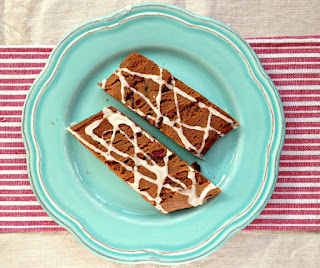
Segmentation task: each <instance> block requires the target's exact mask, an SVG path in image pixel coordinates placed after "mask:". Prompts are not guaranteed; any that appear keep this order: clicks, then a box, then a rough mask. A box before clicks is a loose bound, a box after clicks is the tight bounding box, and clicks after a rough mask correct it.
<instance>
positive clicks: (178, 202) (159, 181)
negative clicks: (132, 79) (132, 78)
mask: <svg viewBox="0 0 320 268" xmlns="http://www.w3.org/2000/svg"><path fill="white" fill-rule="evenodd" d="M68 130H69V131H70V132H71V133H72V134H73V135H74V136H75V137H76V138H77V139H78V140H79V141H80V142H81V143H82V144H83V145H84V146H86V147H87V148H88V149H89V150H90V151H91V152H92V153H93V154H94V155H95V156H96V157H97V158H99V159H100V160H101V161H102V162H103V163H105V164H106V165H107V166H108V167H109V168H110V170H112V171H113V172H115V173H116V174H117V175H118V176H119V177H120V178H121V179H122V180H123V181H125V182H126V183H128V184H129V185H130V186H131V187H132V188H133V189H135V190H136V191H137V192H138V193H139V194H140V195H141V196H142V197H143V198H144V199H145V200H146V201H148V202H149V203H150V204H152V205H153V206H154V207H156V208H157V209H158V210H159V211H160V212H162V213H168V212H171V211H175V210H179V209H184V208H189V207H192V206H196V205H200V204H201V203H202V202H203V201H205V200H207V199H208V198H211V197H213V196H214V195H216V194H218V193H219V192H220V191H221V190H220V189H219V188H217V187H216V186H214V185H213V184H212V183H211V182H210V181H209V180H207V179H206V178H205V177H204V176H202V175H201V174H200V173H199V172H198V171H196V170H194V169H193V168H192V167H190V166H189V165H188V164H187V163H186V162H185V161H183V160H181V159H180V158H179V157H178V156H177V155H175V154H174V153H172V152H171V151H169V150H168V149H167V148H166V147H165V146H164V145H163V144H161V143H160V142H158V141H157V140H156V139H154V138H153V137H152V136H150V135H148V134H147V133H146V132H145V131H143V130H142V129H141V128H140V127H138V126H137V125H136V124H134V123H133V122H132V121H131V120H130V119H129V118H128V117H126V116H125V115H123V114H122V113H120V112H119V111H117V110H116V109H115V108H112V107H111V108H104V110H103V111H101V112H99V113H97V114H95V115H93V116H91V117H89V118H87V119H85V120H83V121H82V122H80V123H78V124H76V125H73V126H71V127H70V128H68ZM160 169H161V172H158V170H160ZM119 194H121V193H119Z"/></svg>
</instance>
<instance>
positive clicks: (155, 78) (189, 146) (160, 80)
mask: <svg viewBox="0 0 320 268" xmlns="http://www.w3.org/2000/svg"><path fill="white" fill-rule="evenodd" d="M123 72H125V73H128V74H130V75H134V76H138V77H142V78H144V79H151V80H152V81H154V82H156V83H157V84H158V85H159V90H158V95H157V96H156V98H155V99H156V105H153V104H152V102H151V101H150V99H149V98H147V97H146V96H145V95H144V94H143V93H141V92H139V91H137V90H136V89H135V88H133V87H130V85H129V83H128V82H127V80H126V78H125V76H124V75H123ZM159 72H160V74H159V75H153V74H142V73H137V72H133V71H131V70H129V69H128V68H118V69H117V70H116V71H115V73H114V74H115V75H117V76H118V78H119V80H120V83H121V88H120V93H121V102H122V103H123V104H125V102H126V101H125V88H129V89H130V90H131V91H133V92H134V93H136V94H138V95H139V96H140V97H141V98H142V99H143V100H144V101H145V102H146V103H147V104H148V105H149V106H150V107H151V109H152V110H153V112H154V113H155V115H156V116H155V117H153V116H150V115H146V114H144V113H143V112H142V111H141V110H140V109H133V108H131V109H133V110H134V111H135V112H137V113H138V114H139V115H140V116H143V117H147V118H148V119H152V120H154V121H155V126H157V125H158V123H159V121H160V118H162V123H163V124H166V125H168V126H170V127H171V128H173V129H174V130H175V131H176V133H177V134H178V136H179V138H180V140H181V142H182V144H183V145H184V147H185V148H186V149H187V150H193V151H194V152H195V155H196V156H198V157H200V158H202V150H203V148H204V146H205V143H206V139H207V138H208V137H209V133H210V131H214V132H216V133H217V134H218V135H220V136H221V137H222V136H224V134H223V133H221V131H218V130H216V129H215V128H213V127H211V118H212V116H213V115H214V116H217V117H220V118H221V119H223V120H224V121H226V122H228V123H230V124H231V126H232V127H233V128H236V127H237V125H238V124H237V123H235V122H233V120H231V119H230V118H228V117H226V116H224V115H223V114H221V113H220V112H219V111H217V110H216V109H214V108H213V107H210V106H207V105H205V104H204V103H202V102H198V101H197V100H196V99H195V98H194V97H192V96H190V95H188V94H187V93H185V92H184V91H182V90H181V89H180V88H178V87H176V86H175V79H174V78H173V77H172V81H171V84H168V83H167V82H166V81H165V80H164V79H163V78H162V74H163V69H162V68H161V67H159ZM163 85H165V86H166V87H167V88H168V89H170V90H173V94H174V101H175V106H176V113H177V119H176V120H175V121H171V120H170V118H168V117H167V116H165V115H163V114H162V113H161V111H160V103H161V97H162V86H163ZM102 88H105V84H104V80H103V81H102ZM178 94H179V95H180V96H182V97H184V98H186V99H188V100H190V101H192V102H196V103H198V105H199V107H200V108H205V109H207V110H208V111H209V116H208V120H207V125H206V126H205V127H200V126H191V125H187V124H185V123H182V122H181V117H180V111H179V105H178ZM176 123H177V124H176ZM182 126H183V127H184V128H187V129H193V130H198V131H203V132H204V135H203V138H202V143H201V147H200V148H199V149H197V148H196V147H195V146H194V145H193V144H192V143H190V141H189V140H188V139H187V137H186V136H185V135H184V133H183V129H182Z"/></svg>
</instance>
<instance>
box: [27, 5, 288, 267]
mask: <svg viewBox="0 0 320 268" xmlns="http://www.w3.org/2000/svg"><path fill="white" fill-rule="evenodd" d="M133 50H135V51H137V52H140V53H142V54H143V55H145V56H147V57H149V58H150V59H152V60H154V61H155V62H157V63H158V64H159V65H161V66H163V67H164V68H167V69H168V70H170V71H171V72H172V73H173V74H174V75H175V76H177V77H178V78H179V79H181V80H182V81H184V82H185V83H186V84H188V85H189V86H191V87H193V88H194V89H196V90H197V91H199V92H200V93H201V94H203V95H204V96H205V97H207V98H208V99H209V100H211V101H212V102H214V103H216V104H217V105H219V106H220V107H222V108H223V109H225V110H227V111H228V112H229V113H230V114H231V115H233V116H234V117H235V118H236V119H237V120H238V121H239V122H240V124H241V126H240V127H239V128H238V129H237V130H234V131H232V132H231V133H230V134H228V135H227V136H226V137H224V138H222V139H221V140H219V141H218V142H217V143H216V144H214V146H213V147H212V148H211V150H210V151H209V152H208V153H207V155H206V159H205V160H204V161H202V160H201V161H198V162H199V163H200V165H201V167H202V170H203V174H204V175H205V176H206V177H207V178H209V179H210V180H212V182H214V183H215V184H217V185H218V186H219V187H221V188H222V190H223V192H222V193H221V194H219V195H218V196H217V197H216V198H213V199H212V200H209V201H208V202H206V203H205V204H204V205H202V206H200V207H197V208H192V209H186V210H183V211H178V212H175V213H171V214H168V215H163V214H161V213H159V212H157V211H156V210H155V209H154V208H153V207H152V206H151V205H149V204H148V203H147V202H145V201H144V200H143V199H142V198H140V196H139V195H138V194H137V193H135V192H134V191H133V190H132V189H131V188H130V187H128V186H127V185H126V184H125V183H124V182H122V181H121V180H120V179H118V178H117V177H116V175H115V174H113V173H112V172H111V171H109V169H108V168H107V167H106V166H104V165H103V164H102V163H101V162H100V161H98V160H97V159H96V158H95V157H94V156H93V155H92V154H91V153H90V152H89V151H88V150H87V149H86V148H84V147H83V146H82V145H81V144H80V143H79V142H78V141H77V140H76V139H75V138H73V137H72V136H71V135H70V134H69V133H68V132H67V131H66V130H65V129H66V127H67V126H69V124H70V123H72V122H73V121H77V122H79V121H80V120H83V119H84V118H86V117H88V116H90V115H92V114H93V113H96V112H98V111H100V110H101V109H102V108H103V107H104V106H108V105H114V106H115V107H118V108H119V109H120V110H121V111H123V112H124V113H126V114H127V115H128V116H130V117H131V118H132V119H133V120H134V121H136V122H138V123H139V124H140V125H141V126H142V127H143V128H145V129H146V130H147V131H149V132H151V134H152V135H154V136H156V137H157V138H158V139H159V140H160V141H162V142H163V143H165V144H166V145H168V146H169V147H170V148H171V149H173V150H174V151H175V152H177V153H178V155H179V156H181V157H182V158H184V159H186V160H187V161H188V162H189V163H190V162H193V161H194V160H195V159H194V157H193V156H191V155H190V154H189V153H187V152H186V151H184V150H183V149H182V148H180V147H178V146H176V145H175V144H173V142H171V141H170V140H169V139H168V138H166V137H163V135H160V134H159V133H158V131H157V130H156V129H154V128H153V127H151V126H149V125H148V124H147V123H146V122H143V120H142V119H141V118H138V117H137V116H135V115H134V114H133V113H132V112H129V111H128V110H127V109H125V108H124V107H123V106H122V105H121V104H119V103H117V102H116V101H115V100H113V99H112V98H111V97H110V96H108V95H107V94H106V93H105V92H103V91H102V90H101V89H100V88H99V87H98V86H97V85H96V83H97V82H100V81H102V79H103V78H106V77H108V76H109V75H110V74H111V73H112V72H113V71H114V70H115V69H116V68H117V66H118V65H119V63H120V62H121V61H122V59H124V58H125V57H126V56H127V55H128V54H129V53H130V52H131V51H133ZM106 99H108V100H106ZM22 127H23V129H22V130H23V138H24V142H25V145H26V149H27V157H28V170H29V176H30V181H31V184H32V187H33V190H34V193H35V195H36V197H37V199H38V200H39V202H40V203H41V205H42V206H43V208H44V209H45V210H46V211H47V212H48V214H49V215H50V216H51V217H52V218H53V219H54V220H55V221H57V222H58V223H59V224H60V225H61V226H63V227H65V228H66V229H67V230H69V231H70V232H71V233H72V234H73V235H74V236H75V237H76V238H77V239H78V240H79V241H80V242H81V243H82V244H83V245H84V246H86V247H87V248H88V249H90V250H91V251H93V252H94V253H96V254H98V255H100V256H102V257H105V258H108V259H110V260H114V261H119V262H126V263H144V262H149V263H159V264H173V263H184V262H190V261H194V260H197V259H200V258H202V257H204V256H206V255H208V254H210V253H212V252H213V251H215V250H217V249H218V248H220V247H221V246H222V245H223V244H224V243H225V242H226V241H227V240H228V239H229V238H230V237H231V236H232V235H233V234H235V233H236V232H238V231H239V230H241V229H242V228H244V227H245V226H246V225H248V224H249V223H250V222H251V221H252V220H253V219H254V218H256V217H257V215H258V214H259V213H260V212H261V210H262V209H263V208H264V206H265V205H266V203H267V201H268V200H269V198H270V196H271V194H272V191H273V189H274V186H275V183H276V175H277V172H278V162H279V156H280V152H281V148H282V144H283V140H284V116H283V110H282V106H281V101H280V98H279V95H278V93H277V91H276V89H275V87H274V85H273V83H272V82H271V80H270V79H269V77H268V76H267V75H266V73H265V72H264V70H263V68H262V66H261V64H260V62H259V60H258V58H257V56H256V55H255V53H254V52H253V51H252V49H251V48H250V47H249V45H248V44H247V43H246V42H245V41H244V40H243V39H242V38H241V37H240V36H239V35H238V34H237V33H235V32H234V31H233V30H232V29H230V28H229V27H227V26H226V25H224V24H222V23H221V22H218V21H216V20H213V19H210V18H204V17H200V16H197V15H194V14H192V13H190V12H188V11H186V10H183V9H180V8H177V7H174V6H169V5H159V4H143V5H136V6H132V7H128V8H124V9H122V10H120V11H118V12H116V13H114V14H112V15H109V16H106V17H102V18H98V19H94V20H91V21H89V22H87V23H85V24H82V25H81V26H79V27H77V28H76V29H75V30H73V31H72V32H71V33H69V34H68V35H67V36H66V37H65V38H64V39H63V40H62V41H61V42H60V43H59V44H58V45H57V47H56V48H55V49H54V51H53V52H52V54H51V56H50V59H49V61H48V63H47V65H46V67H45V69H44V70H43V71H42V73H41V75H40V76H39V77H38V79H37V80H36V81H35V83H34V84H33V86H32V89H31V90H30V93H29V95H28V97H27V100H26V103H25V106H24V113H23V122H22Z"/></svg>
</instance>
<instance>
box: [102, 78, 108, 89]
mask: <svg viewBox="0 0 320 268" xmlns="http://www.w3.org/2000/svg"><path fill="white" fill-rule="evenodd" d="M101 84H102V85H101V86H102V88H105V87H106V84H107V79H103V80H102V82H101Z"/></svg>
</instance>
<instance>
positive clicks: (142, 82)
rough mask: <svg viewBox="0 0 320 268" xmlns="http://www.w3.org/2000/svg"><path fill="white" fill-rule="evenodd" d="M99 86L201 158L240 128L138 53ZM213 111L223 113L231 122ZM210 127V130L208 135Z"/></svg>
mask: <svg viewBox="0 0 320 268" xmlns="http://www.w3.org/2000/svg"><path fill="white" fill-rule="evenodd" d="M128 70H129V72H128ZM132 72H133V73H132ZM141 75H142V76H148V75H154V76H153V77H142V76H141ZM120 77H122V78H123V79H122V80H121V79H120ZM159 79H160V80H159ZM159 81H160V82H161V83H158V82H159ZM98 85H99V86H101V87H102V88H103V89H104V90H105V91H106V92H108V93H109V94H110V95H112V96H113V97H115V98H116V99H117V100H119V101H121V102H122V103H123V104H125V105H126V106H127V107H128V108H130V109H131V110H133V111H135V112H137V113H138V114H139V115H140V116H142V117H143V118H144V119H146V120H147V121H148V122H149V123H151V124H152V125H154V126H156V127H157V128H158V129H160V131H161V132H163V133H164V134H166V135H167V136H168V137H170V138H171V139H173V140H174V141H175V142H177V143H178V144H179V145H181V146H182V147H184V148H185V149H187V150H189V151H190V152H192V153H193V154H195V155H196V156H198V157H202V156H203V155H204V154H205V153H206V152H207V151H208V150H209V149H210V147H211V146H212V144H213V143H214V142H215V141H216V140H218V139H219V138H220V137H222V136H224V135H225V134H227V133H228V132H230V131H231V130H232V129H233V128H236V126H237V125H238V122H237V121H236V120H235V119H233V118H232V117H231V116H230V115H229V114H228V113H226V112H225V111H223V110H222V109H220V108H219V107H218V106H216V105H215V104H213V103H211V102H210V101H209V100H207V99H206V98H205V97H203V96H202V95H201V94H199V93H198V92H197V91H195V90H193V89H192V88H190V87H188V86H187V85H186V84H184V83H183V82H181V81H180V80H178V79H177V78H175V77H174V76H173V75H172V74H171V73H170V72H168V71H167V70H166V69H163V68H161V67H159V66H158V65H157V64H156V63H154V62H153V61H151V60H149V59H148V58H146V57H144V56H143V55H141V54H138V53H136V52H132V53H131V54H130V55H129V56H128V57H127V58H125V59H124V60H123V62H122V63H121V64H120V66H119V68H118V69H117V71H116V72H115V73H113V74H112V75H111V76H110V77H109V78H108V79H107V80H104V81H103V82H102V83H99V84H98ZM160 90H161V92H160ZM159 92H160V95H161V96H160V102H159V96H158V94H159ZM175 92H176V93H175ZM181 92H182V93H181ZM185 94H186V95H188V96H189V97H186V95H185ZM150 104H151V105H150ZM159 104H160V105H159ZM202 104H203V105H202ZM159 106H160V107H159ZM207 107H210V108H207ZM212 111H214V113H216V112H218V113H220V114H221V115H222V117H225V118H227V120H228V121H229V122H227V121H226V120H224V119H223V118H221V117H220V116H217V115H216V114H212ZM215 111H216V112H215ZM159 112H160V113H159ZM210 117H211V119H210ZM209 120H210V122H209V124H208V121H209ZM231 122H232V123H231ZM208 126H209V127H210V130H209V133H208V135H205V131H204V130H205V129H208ZM199 127H200V128H199ZM196 128H197V129H196ZM201 128H202V129H201ZM180 129H181V130H180ZM181 131H182V132H181ZM184 139H186V140H184Z"/></svg>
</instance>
